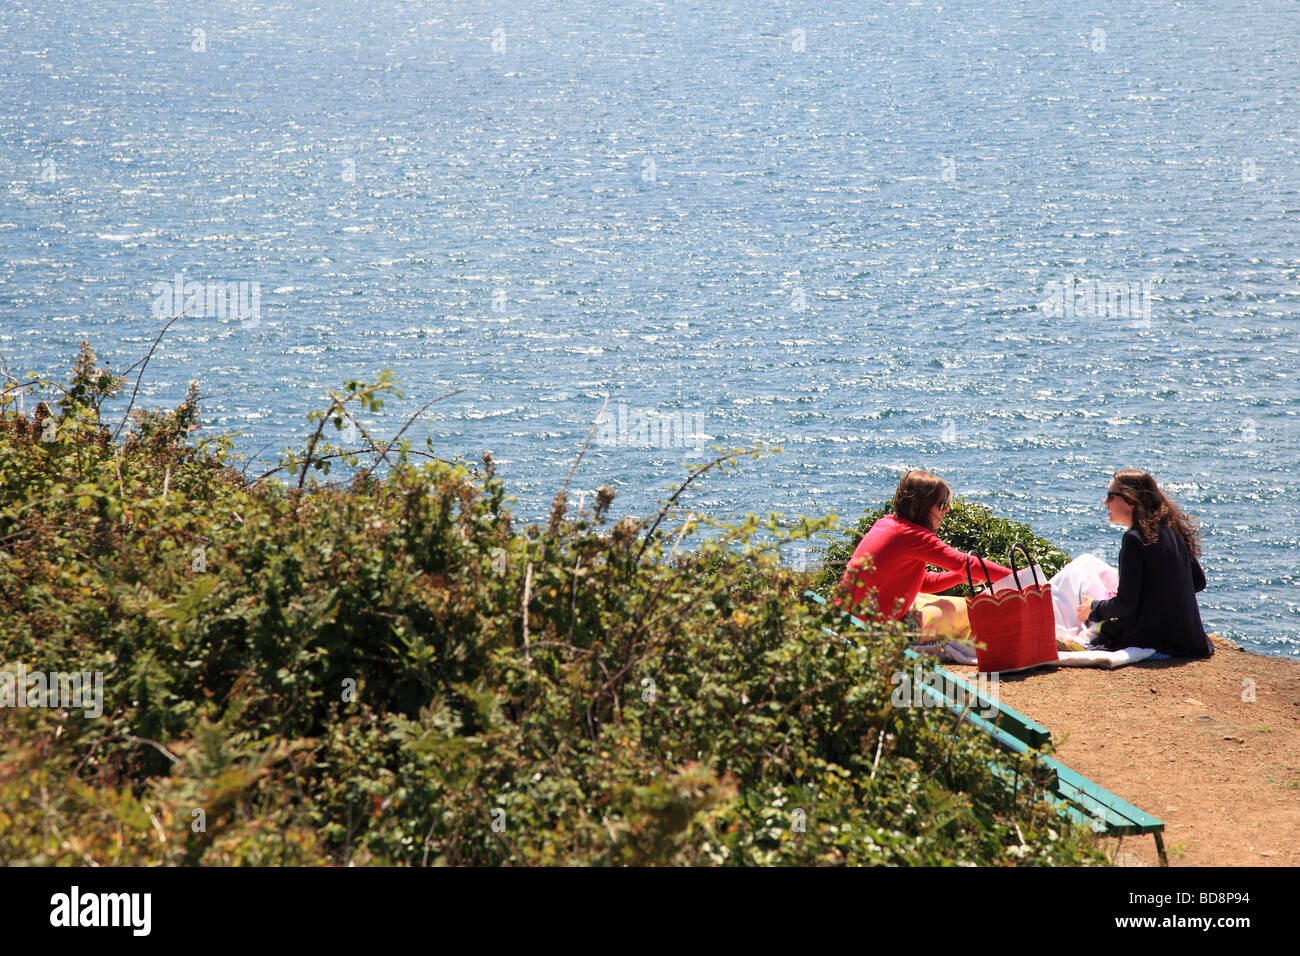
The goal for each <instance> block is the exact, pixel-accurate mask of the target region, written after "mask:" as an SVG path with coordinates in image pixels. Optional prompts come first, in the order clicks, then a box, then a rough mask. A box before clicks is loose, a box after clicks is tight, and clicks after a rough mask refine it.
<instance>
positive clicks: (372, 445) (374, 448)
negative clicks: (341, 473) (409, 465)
mask: <svg viewBox="0 0 1300 956" xmlns="http://www.w3.org/2000/svg"><path fill="white" fill-rule="evenodd" d="M339 411H341V412H342V413H343V414H344V415H346V416H347V419H348V421H350V422H351V423H352V424H353V425H356V426H357V431H359V432H361V437H362V438H364V439H365V440H366V442H367V444H369V445H370V450H371V451H372V452H376V451H377V452H379V454H380V455H382V456H383V459H384V461H386V462H388V467H389V468H392V467H393V462H392V459H390V458H389V457H388V451H387V449H384V448H380V447H379V443H378V442H376V441H375V440H374V439H373V438H371V437H370V432H368V431H366V429H365V427H364V426H363V425H362V424H361V423H360V422H359V421H357V420H356V417H355V416H353V414H352V413H351V412H350V411H348V410H347V407H346V406H344V407H341V408H340V409H339ZM377 464H379V459H378V458H376V459H375V465H377ZM375 465H371V466H370V468H369V469H367V471H366V473H367V474H369V473H370V472H371V471H374V468H375Z"/></svg>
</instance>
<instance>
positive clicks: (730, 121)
mask: <svg viewBox="0 0 1300 956" xmlns="http://www.w3.org/2000/svg"><path fill="white" fill-rule="evenodd" d="M1297 49H1300V7H1298V6H1297V4H1296V3H1295V2H1293V0H1289V2H1269V0H1251V2H1243V0H1223V2H1218V0H1216V2H1191V0H1184V2H1169V0H1151V2H1142V3H1135V2H1126V3H1120V2H1086V0H1085V2H1074V0H1041V2H1006V0H979V2H973V0H972V2H939V3H935V2H919V0H917V2H871V0H854V2H838V0H818V2H779V0H778V2H771V0H769V2H748V0H743V2H742V0H735V2H727V0H717V2H684V0H683V2H668V0H664V2H642V0H630V2H629V0H624V2H610V0H584V2H545V0H532V2H518V0H497V2H482V0H462V2H423V0H410V2H394V0H388V2H364V0H353V2H342V0H339V2H321V0H317V2H296V0H295V2H283V0H282V2H251V0H220V2H215V0H194V2H187V3H166V2H127V0H97V2H72V0H69V2H52V0H40V2H32V0H8V2H6V3H5V4H4V5H3V6H2V7H0V92H2V95H0V196H2V198H0V360H2V361H3V363H4V367H5V368H6V369H7V370H8V371H9V372H10V374H13V375H20V374H28V373H30V374H32V375H41V376H46V377H52V378H56V379H58V380H60V381H62V380H64V378H65V376H66V374H67V371H68V369H69V367H70V366H71V364H72V361H73V359H74V357H75V355H76V351H77V347H78V343H80V342H82V341H89V342H90V343H91V344H92V345H93V347H94V348H95V349H96V351H97V354H98V355H99V356H100V358H101V360H104V361H108V362H109V363H110V368H113V369H116V370H124V369H126V368H127V367H129V366H131V365H132V364H133V363H137V362H138V361H139V360H140V359H142V358H143V357H144V356H145V355H146V354H148V353H149V351H150V349H151V348H153V347H154V345H155V341H156V340H157V346H156V349H154V352H153V356H152V359H151V360H150V361H149V363H148V364H147V366H146V367H145V369H144V374H143V376H142V378H141V379H140V385H139V391H140V394H139V396H138V398H137V399H136V404H137V407H140V406H144V407H150V408H159V407H168V408H170V407H174V406H175V405H176V404H178V403H179V402H180V401H181V400H182V398H183V397H184V394H185V389H186V387H187V385H188V383H189V382H190V381H191V380H196V381H198V382H199V384H200V388H201V393H202V395H203V400H202V416H203V426H204V427H203V430H202V431H201V433H200V434H201V435H203V436H208V437H213V436H216V435H219V434H222V433H228V434H229V435H230V436H231V437H232V439H233V441H234V443H235V450H236V451H237V452H238V453H240V454H241V455H243V456H245V457H244V459H243V460H242V464H241V467H244V468H246V469H247V473H248V474H249V475H250V477H251V476H253V475H255V474H261V473H264V472H266V471H268V470H270V469H272V468H275V467H276V466H277V465H278V464H279V457H280V455H281V454H282V453H283V451H284V449H285V448H301V447H303V445H304V444H305V442H306V440H307V437H308V436H309V434H310V432H311V430H312V428H313V426H312V425H311V423H309V422H308V419H307V416H308V414H309V413H310V412H311V411H312V410H313V409H320V408H323V407H325V406H326V405H327V404H328V403H329V401H330V399H329V397H328V395H327V392H328V391H329V390H331V389H333V390H339V389H342V388H343V387H344V384H345V383H346V382H348V381H350V380H355V381H363V382H374V381H375V380H376V379H377V378H378V377H379V376H380V374H381V373H382V372H383V371H384V370H385V369H387V370H391V372H392V373H393V375H394V376H395V378H396V379H397V380H398V382H400V386H401V395H400V397H399V396H398V395H396V394H394V395H390V396H389V397H388V400H387V401H386V402H385V404H384V407H383V408H382V410H380V411H376V412H371V411H361V412H359V414H358V420H359V423H360V425H361V426H362V427H363V428H364V429H365V430H366V431H368V432H371V433H373V434H376V435H379V436H382V437H391V436H392V435H394V434H396V432H397V431H398V430H399V429H401V428H402V426H403V425H405V424H406V423H407V421H408V419H410V418H411V416H413V415H415V414H416V412H418V411H419V410H420V408H421V407H422V406H423V405H425V404H426V403H427V402H429V401H430V400H431V399H436V398H440V397H441V396H447V397H441V398H440V400H438V401H435V402H433V403H432V404H431V405H429V407H428V408H427V410H426V411H425V412H424V414H423V415H422V416H420V417H418V418H417V419H416V421H415V422H414V424H412V425H411V427H410V429H409V431H408V432H407V433H406V435H407V437H409V438H411V439H412V441H413V445H414V447H415V448H416V449H417V450H422V451H425V452H426V453H430V454H435V455H437V456H439V457H443V458H445V459H447V460H453V461H464V462H466V463H467V464H469V465H475V464H477V463H478V461H479V459H480V457H481V455H482V454H483V452H485V451H490V452H491V453H492V454H493V456H494V457H495V458H496V460H497V462H498V464H499V474H500V475H501V476H502V477H503V478H504V480H505V482H506V486H507V488H508V490H509V491H510V493H511V494H512V495H514V496H515V501H514V504H513V509H514V512H515V514H516V516H517V517H518V518H519V519H520V520H521V521H524V522H542V521H544V520H545V518H546V516H547V514H548V513H549V511H550V505H551V501H552V498H553V497H554V496H555V494H556V492H557V491H559V489H560V488H561V487H562V486H564V484H565V481H566V476H568V475H569V472H570V469H571V468H572V467H573V465H574V462H575V461H577V467H576V468H574V469H573V474H572V477H571V478H569V479H568V480H569V486H568V487H569V490H570V492H571V493H572V494H573V496H574V501H573V503H574V504H575V505H576V504H577V500H576V499H577V496H578V495H579V494H582V495H585V496H587V497H586V501H587V505H586V507H588V508H589V507H590V500H591V498H590V495H591V493H592V492H593V491H594V489H595V488H597V487H598V486H600V485H608V486H610V487H612V488H614V489H615V490H616V492H617V497H616V499H615V502H614V505H613V507H612V509H611V513H612V514H613V515H615V516H621V515H633V516H637V517H643V516H646V515H650V514H654V513H655V512H656V511H657V510H658V509H659V507H660V506H661V503H662V502H664V501H665V500H666V499H667V498H668V496H669V495H671V494H672V493H673V491H674V490H675V489H676V488H677V487H678V486H679V485H680V484H681V483H682V482H683V481H684V480H685V479H686V478H687V477H688V476H689V475H690V474H691V471H690V469H691V468H692V466H700V465H703V464H705V463H708V462H710V461H712V460H714V459H715V458H718V457H720V456H722V455H724V454H726V453H728V452H731V451H735V450H737V449H745V450H755V449H757V450H759V454H758V456H757V457H753V456H752V455H740V456H738V457H736V458H734V459H732V463H733V464H734V465H735V466H736V467H735V468H734V469H733V468H730V467H728V468H726V469H722V468H714V469H711V470H710V471H708V472H706V473H705V474H703V475H701V476H700V477H698V478H696V479H695V480H694V481H692V482H691V484H690V485H689V486H688V488H687V490H686V491H685V492H684V493H683V494H682V496H681V498H680V499H679V503H678V505H679V506H678V507H677V508H675V510H674V511H673V512H672V514H671V515H670V517H669V519H668V521H667V526H668V527H669V528H671V529H676V528H677V527H680V525H681V523H682V520H683V519H684V518H685V517H686V516H687V515H689V514H690V513H692V512H694V513H695V514H697V515H707V516H710V517H711V518H714V519H716V520H718V521H730V522H734V521H738V520H741V519H742V517H743V516H744V515H746V514H751V513H752V514H754V515H757V516H759V517H761V518H764V519H766V518H767V517H768V516H770V515H771V514H773V513H775V514H777V515H778V516H779V517H778V518H777V519H775V520H776V521H777V522H778V523H779V524H783V525H789V526H793V525H794V524H796V523H797V519H798V516H800V515H810V516H826V515H830V514H834V515H836V516H838V520H839V521H840V522H841V524H842V525H843V526H845V527H848V526H851V525H853V524H854V523H856V521H857V520H858V518H860V517H861V516H862V515H863V514H864V513H865V512H866V511H868V510H870V509H872V508H875V507H877V506H879V505H880V504H881V503H883V502H884V501H886V500H887V499H888V498H889V496H890V494H891V493H892V492H893V489H894V487H895V485H896V483H897V481H898V478H899V475H900V474H901V473H902V472H903V471H904V470H906V469H908V468H925V469H927V470H930V471H933V472H935V473H936V474H938V475H940V476H942V477H943V478H945V479H946V480H947V481H948V482H949V484H950V485H951V486H952V488H953V489H954V490H955V491H956V492H957V493H958V494H960V495H963V496H965V497H966V498H968V499H970V500H974V501H978V502H981V503H984V504H987V505H988V506H989V507H990V508H992V509H993V510H994V511H995V512H996V513H998V514H1000V515H1004V516H1006V517H1009V518H1013V519H1015V520H1018V521H1024V522H1027V523H1029V524H1030V525H1032V527H1033V528H1034V529H1035V531H1037V532H1038V533H1039V534H1041V535H1043V536H1045V537H1047V538H1048V539H1050V540H1052V541H1053V542H1055V543H1058V544H1059V545H1060V546H1061V547H1063V548H1064V549H1065V550H1067V551H1069V552H1070V553H1072V554H1079V553H1084V552H1091V553H1094V554H1097V555H1099V556H1102V557H1104V558H1106V559H1107V560H1109V561H1111V563H1114V561H1115V559H1116V557H1117V555H1118V550H1119V539H1120V535H1121V533H1122V531H1121V529H1119V528H1116V527H1114V526H1110V525H1108V524H1107V522H1106V512H1105V508H1104V506H1103V503H1102V499H1103V497H1104V494H1105V488H1106V484H1107V482H1108V480H1109V479H1110V476H1111V475H1112V473H1113V472H1115V471H1116V470H1117V469H1120V468H1126V467H1137V468H1142V469H1144V470H1147V471H1150V472H1151V473H1152V474H1154V475H1155V476H1156V478H1157V480H1158V481H1159V482H1160V483H1161V485H1162V486H1163V487H1164V488H1165V489H1166V490H1167V491H1168V492H1169V493H1170V494H1171V495H1172V496H1173V497H1174V498H1175V499H1176V500H1177V501H1178V502H1179V504H1180V505H1181V507H1183V509H1184V510H1186V511H1187V512H1188V513H1189V514H1191V515H1192V516H1194V517H1195V518H1196V519H1197V520H1198V521H1199V522H1200V525H1201V528H1202V531H1203V536H1204V553H1203V557H1202V563H1203V565H1204V567H1205V571H1206V574H1207V576H1208V579H1209V587H1208V588H1207V589H1206V591H1204V592H1203V593H1202V594H1201V595H1200V601H1201V608H1202V613H1203V616H1204V618H1205V621H1206V625H1207V628H1209V629H1210V630H1213V631H1216V632H1218V633H1221V634H1223V635H1225V636H1227V637H1230V638H1233V639H1235V640H1237V641H1239V642H1240V643H1241V644H1242V645H1243V646H1245V647H1246V648H1248V649H1250V650H1253V651H1258V652H1261V653H1265V654H1271V655H1277V656H1284V657H1298V656H1300V590H1298V588H1297V585H1298V584H1300V560H1298V559H1297V554H1298V553H1300V507H1297V502H1298V501H1300V474H1298V472H1300V418H1298V417H1297V416H1298V415H1300V381H1298V379H1300V162H1298V160H1300V155H1298V154H1300V122H1298V120H1300V56H1298V55H1297V52H1296V51H1297ZM177 314H180V318H178V319H177V320H176V321H175V322H174V323H172V324H171V326H170V328H169V329H168V331H167V332H166V334H165V335H163V336H162V338H161V339H159V338H158V337H159V333H160V332H161V330H162V329H163V327H164V326H165V325H167V323H168V321H169V320H171V319H172V318H173V317H174V316H176V315H177ZM138 372H139V369H138V368H137V369H136V372H133V373H132V375H131V382H132V385H133V386H134V383H135V377H136V374H138ZM448 393H454V394H450V395H448ZM602 409H603V412H602ZM125 411H126V396H125V395H124V396H123V397H122V398H121V399H120V400H119V401H117V402H116V403H115V404H113V405H112V406H111V407H109V408H108V412H109V414H110V415H119V416H120V415H121V414H123V413H124V412H125ZM339 437H341V438H343V439H345V440H346V441H351V442H354V443H355V442H358V441H359V440H360V438H359V430H358V429H357V428H356V427H355V426H351V425H350V426H349V433H348V434H346V435H344V436H339ZM584 445H585V446H586V451H585V453H582V450H583V448H584ZM580 453H581V458H580V460H579V456H580ZM0 467H3V463H0ZM335 474H336V475H337V473H335ZM840 534H843V531H841V532H840ZM684 546H685V547H689V539H688V542H687V543H686V544H685V545H684ZM995 557H997V556H995ZM795 559H796V560H799V559H801V556H798V555H796V556H795Z"/></svg>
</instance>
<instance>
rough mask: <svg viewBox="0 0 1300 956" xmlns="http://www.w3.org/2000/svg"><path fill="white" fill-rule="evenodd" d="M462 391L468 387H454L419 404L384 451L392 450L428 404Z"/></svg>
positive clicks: (426, 408)
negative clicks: (452, 390)
mask: <svg viewBox="0 0 1300 956" xmlns="http://www.w3.org/2000/svg"><path fill="white" fill-rule="evenodd" d="M464 391H468V389H464V388H458V389H456V391H454V392H448V393H447V394H446V395H439V396H438V397H437V398H431V399H429V400H428V401H427V402H425V403H424V405H423V406H421V408H420V410H419V411H418V412H416V413H415V414H414V415H412V416H411V417H410V418H408V419H407V420H406V424H405V425H403V426H402V429H401V431H399V432H398V433H397V434H396V435H394V436H393V440H392V441H390V442H389V443H388V444H387V445H386V446H384V451H385V452H389V451H392V450H393V446H394V445H396V444H397V442H398V440H399V439H400V438H401V437H402V436H403V435H405V434H406V430H407V429H408V428H410V427H411V426H412V425H413V424H415V420H416V419H417V418H419V417H420V416H421V415H423V414H424V413H425V411H426V410H428V408H429V406H430V405H432V404H434V403H435V402H440V401H442V400H443V399H444V398H451V397H452V396H453V395H459V394H460V393H461V392H464ZM387 457H388V456H387V455H385V456H384V458H385V459H387ZM437 461H442V459H441V458H439V459H437Z"/></svg>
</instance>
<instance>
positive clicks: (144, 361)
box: [113, 309, 189, 441]
mask: <svg viewBox="0 0 1300 956" xmlns="http://www.w3.org/2000/svg"><path fill="white" fill-rule="evenodd" d="M187 311H189V310H188V309H184V310H182V311H181V313H180V315H174V316H172V318H171V321H169V322H168V323H167V324H166V325H164V326H163V329H162V331H161V332H159V333H158V338H156V339H154V340H153V345H152V346H150V348H149V353H148V354H147V355H146V356H145V357H144V358H143V359H141V360H140V361H139V362H136V363H135V365H139V366H140V374H139V375H137V376H136V377H135V388H133V389H132V390H131V401H130V402H128V403H127V406H126V413H125V414H123V416H122V421H121V422H119V423H118V426H117V431H115V432H113V440H114V441H116V440H117V436H118V435H119V434H121V432H122V429H123V428H124V427H125V426H126V420H127V419H128V418H129V417H130V415H131V409H132V408H134V407H135V397H136V395H137V394H139V392H140V381H141V379H143V378H144V370H145V369H146V368H148V367H149V360H150V359H151V358H153V353H154V349H156V348H158V343H159V342H161V341H162V337H163V336H164V335H166V334H167V330H168V329H170V328H171V327H172V326H173V325H175V324H176V322H177V321H178V320H179V319H180V318H181V316H183V315H184V314H185V313H186V312H187ZM135 365H132V366H131V368H128V369H127V370H126V372H125V373H124V374H126V375H130V374H131V369H132V368H135Z"/></svg>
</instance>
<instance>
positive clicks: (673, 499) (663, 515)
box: [636, 449, 753, 561]
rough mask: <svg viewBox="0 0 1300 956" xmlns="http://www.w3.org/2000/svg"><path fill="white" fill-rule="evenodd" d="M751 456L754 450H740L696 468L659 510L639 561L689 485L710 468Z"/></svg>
mask: <svg viewBox="0 0 1300 956" xmlns="http://www.w3.org/2000/svg"><path fill="white" fill-rule="evenodd" d="M750 454H753V449H740V450H739V451H733V452H729V453H728V454H725V455H723V456H721V457H720V458H715V459H713V461H711V462H709V463H708V464H707V465H701V466H700V467H698V468H696V469H695V470H694V471H693V472H691V474H690V477H688V478H687V479H686V480H685V481H683V482H682V483H681V484H680V485H679V486H678V488H677V490H676V491H674V492H673V494H672V497H671V498H669V499H668V501H667V502H665V504H664V506H663V507H662V508H660V509H659V514H658V516H657V517H656V518H655V522H654V524H652V525H651V526H650V530H649V531H647V532H646V536H645V541H644V542H642V544H641V550H640V551H638V552H637V555H636V559H637V561H640V560H641V557H642V556H643V555H644V554H645V552H646V548H648V547H650V539H651V538H653V537H654V533H655V529H656V528H658V527H659V523H660V522H661V521H663V520H664V518H666V517H667V516H668V512H669V511H671V510H672V507H673V504H674V503H675V502H676V501H677V499H678V498H679V497H681V494H682V492H683V491H685V490H686V486H687V485H689V484H690V483H691V482H692V481H694V480H695V479H696V478H698V477H700V475H702V474H704V473H705V472H706V471H708V470H709V469H710V468H714V467H716V466H718V465H720V464H722V463H723V462H724V461H728V460H730V459H732V458H737V457H739V456H741V455H750Z"/></svg>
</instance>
